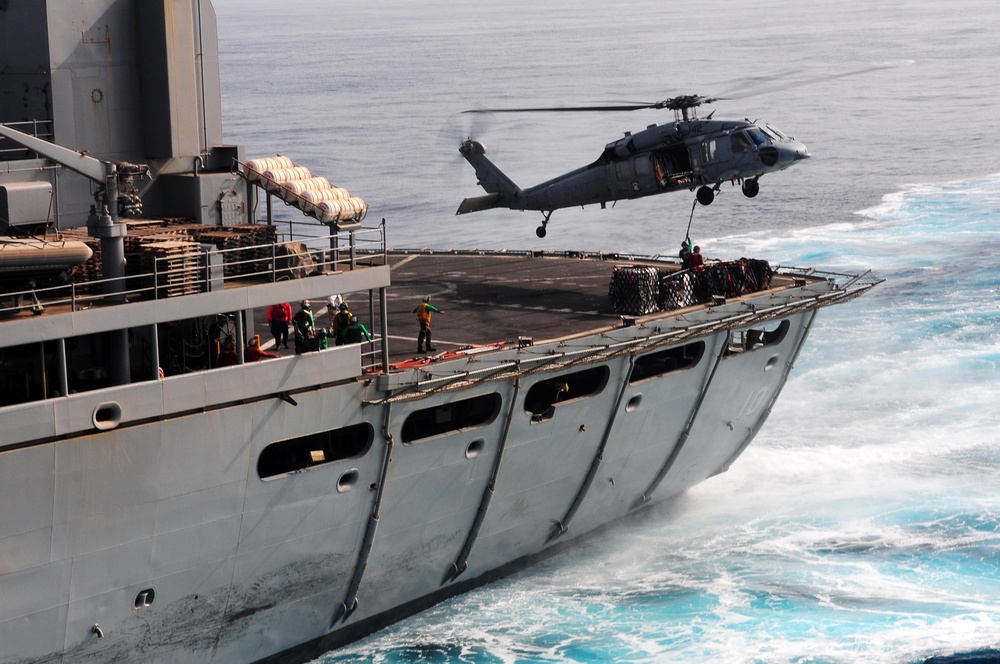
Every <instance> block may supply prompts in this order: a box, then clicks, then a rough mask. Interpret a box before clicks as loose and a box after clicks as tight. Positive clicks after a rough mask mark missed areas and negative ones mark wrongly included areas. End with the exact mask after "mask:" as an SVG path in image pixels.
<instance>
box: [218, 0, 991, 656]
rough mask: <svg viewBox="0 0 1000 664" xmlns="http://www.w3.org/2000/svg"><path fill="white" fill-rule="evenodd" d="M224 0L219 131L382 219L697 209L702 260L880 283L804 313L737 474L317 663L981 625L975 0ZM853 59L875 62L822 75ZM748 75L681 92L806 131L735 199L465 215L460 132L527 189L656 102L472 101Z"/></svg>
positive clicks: (648, 94)
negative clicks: (812, 318) (747, 261)
mask: <svg viewBox="0 0 1000 664" xmlns="http://www.w3.org/2000/svg"><path fill="white" fill-rule="evenodd" d="M215 4H216V7H217V10H218V14H219V29H220V47H221V55H220V57H221V66H222V81H223V103H224V125H225V127H226V137H227V139H228V140H230V141H233V142H235V143H240V144H243V145H246V147H247V156H248V157H257V156H268V155H273V154H276V153H281V154H287V155H289V156H291V157H293V159H295V161H296V162H298V163H302V164H304V165H308V166H309V167H310V168H312V170H313V171H314V172H316V173H319V174H322V175H326V176H327V177H328V178H329V179H330V180H331V181H333V182H334V183H335V184H338V185H341V186H345V187H347V188H348V189H350V190H351V192H352V193H356V194H357V195H360V196H362V197H363V198H365V199H366V200H367V201H368V203H369V206H370V212H369V219H368V221H369V222H377V221H378V220H380V219H381V218H383V217H384V218H386V220H387V229H388V237H389V242H390V244H391V245H393V246H396V247H433V248H436V249H447V248H452V247H455V248H475V247H481V248H488V249H497V248H504V247H508V248H512V249H522V248H532V249H556V250H557V249H574V250H576V249H579V250H600V251H621V252H641V253H646V254H670V255H673V254H675V253H676V251H677V249H678V248H679V245H680V241H681V240H682V239H683V238H684V236H685V235H686V234H687V233H690V234H691V236H692V237H693V238H694V240H695V241H696V242H697V243H699V244H700V245H701V246H702V247H703V250H704V253H705V254H706V255H707V256H709V257H718V258H737V257H740V256H748V257H753V258H763V259H766V260H768V261H770V262H771V264H772V265H783V266H797V267H814V268H817V269H820V270H827V271H832V272H839V273H850V274H856V273H864V272H865V271H866V270H872V271H873V273H874V274H875V275H877V276H878V277H881V278H885V279H886V281H885V283H883V284H881V285H879V286H878V287H876V288H875V289H874V290H872V291H871V292H870V293H868V294H866V295H865V296H864V297H861V298H859V299H857V300H854V301H852V302H850V303H847V304H844V305H840V306H836V307H831V308H829V309H824V310H822V311H820V313H819V316H818V318H817V321H816V324H815V325H814V327H813V329H812V331H811V333H810V336H809V339H808V340H807V343H806V345H805V347H804V350H803V351H802V353H801V355H800V356H799V358H798V360H797V363H796V366H795V368H794V370H793V371H792V373H791V377H790V379H789V381H788V383H787V385H786V387H785V389H784V391H783V393H782V395H781V396H780V398H779V399H778V401H777V403H776V406H775V408H774V411H773V413H772V415H771V416H770V418H769V419H768V421H767V423H766V424H765V426H764V427H763V429H762V431H761V432H760V434H759V435H758V436H757V438H756V439H755V440H754V442H753V444H752V445H751V446H750V447H749V448H748V450H747V451H746V452H745V453H744V454H743V456H742V457H741V458H740V459H739V460H738V461H737V462H736V463H735V464H734V465H733V466H732V468H731V469H730V470H729V471H728V472H727V473H724V474H722V475H720V476H717V477H714V478H711V479H710V480H707V481H706V482H704V483H703V484H701V485H699V486H697V487H695V488H694V489H692V490H690V491H688V492H687V493H685V494H683V495H681V496H678V497H676V498H674V499H672V500H669V501H667V502H664V503H660V504H656V505H653V506H651V507H649V508H647V509H644V510H642V511H641V512H639V513H637V514H635V515H634V516H633V517H631V518H629V519H626V520H623V521H622V522H621V523H616V524H612V525H610V526H609V527H607V528H605V529H603V530H601V531H600V532H598V533H594V534H592V535H591V536H589V537H587V538H585V539H582V540H578V541H577V542H576V543H575V545H574V546H572V547H570V548H567V549H566V550H564V551H562V552H560V553H559V554H558V555H556V556H554V557H553V558H551V559H548V560H546V561H544V562H542V563H540V564H538V565H536V566H535V567H532V568H530V569H527V570H525V571H523V572H521V573H518V574H516V575H514V576H511V577H508V578H507V579H505V580H503V581H499V582H496V583H493V584H491V585H488V586H485V587H482V588H480V589H477V590H475V591H472V592H470V593H467V594H465V595H462V596H459V597H456V598H453V599H451V600H448V601H446V602H443V603H441V604H439V605H437V606H435V607H432V608H431V609H428V610H426V611H424V612H423V613H420V614H418V615H416V616H413V617H411V618H409V619H407V620H405V621H403V622H401V623H398V624H396V625H393V626H391V627H389V628H387V629H385V630H383V631H381V632H379V633H376V634H374V635H372V636H370V637H368V638H367V639H365V640H362V641H359V642H357V643H354V644H351V645H349V646H346V647H344V648H342V649H340V650H338V651H336V652H331V653H329V654H327V655H325V656H323V657H321V658H320V659H318V660H316V661H317V662H318V663H321V664H333V663H335V662H372V663H379V664H383V663H385V664H390V663H397V662H442V663H459V662H462V663H465V662H468V663H477V664H478V663H494V662H495V663H504V664H509V663H515V662H516V663H523V664H528V663H535V662H581V663H582V662H609V661H623V662H699V663H700V662H706V663H707V662H712V663H716V662H737V663H745V664H757V663H768V664H770V663H785V662H788V663H813V664H826V663H830V664H833V663H853V662H873V663H886V664H890V663H891V664H909V663H911V662H922V661H924V660H926V659H928V658H930V657H934V656H950V655H952V654H955V653H969V652H980V653H984V652H985V653H989V652H990V649H998V648H1000V490H998V484H997V477H998V476H1000V407H998V405H997V404H998V403H1000V371H998V364H1000V297H998V291H1000V269H998V268H1000V259H998V255H997V254H998V252H997V247H1000V150H997V147H996V143H997V137H998V136H1000V113H998V112H997V109H998V107H1000V103H998V102H1000V88H998V87H997V81H1000V49H998V48H997V44H998V43H1000V5H997V3H996V2H995V0H956V1H955V2H948V3H943V2H940V1H939V0H909V1H907V2H882V3H870V2H867V1H863V0H843V1H842V2H836V3H829V2H818V1H812V0H807V1H804V2H794V3H793V2H784V1H782V0H764V1H763V2H758V3H747V4H744V5H735V4H733V3H728V2H723V1H722V0H708V1H706V2H702V3H686V4H682V3H668V2H663V1H662V0H635V1H631V2H622V3H606V2H598V1H597V0H574V1H572V2H571V1H570V0H552V1H551V2H545V3H538V2H530V1H528V0H506V1H498V2H495V3H455V2H447V1H445V0H421V1H413V2H403V1H402V0H385V1H377V2H374V3H343V2H326V1H321V0H291V1H290V2H288V3H285V4H282V5H281V6H280V7H277V6H276V5H275V3H273V2H269V1H268V0H216V2H215ZM873 66H886V67H888V68H887V69H880V70H877V71H874V72H871V73H868V74H864V75H858V76H851V77H844V78H835V76H836V75H837V74H838V73H842V72H845V71H852V70H859V69H866V68H870V67H873ZM824 76H829V77H830V78H829V79H828V80H826V81H821V82H817V83H815V84H812V85H807V86H798V85H794V83H795V82H796V81H801V80H803V79H813V78H822V77H824ZM754 89H771V90H772V92H770V93H768V94H759V95H756V94H755V95H750V96H741V95H740V94H734V95H732V96H733V97H734V98H733V99H731V100H728V101H722V102H719V103H718V104H717V105H713V107H712V109H704V110H703V113H705V114H707V113H709V112H711V111H712V110H713V109H714V110H715V117H716V118H717V119H718V118H722V117H734V118H737V119H742V118H744V117H748V118H750V119H756V118H762V119H766V120H767V121H768V122H771V123H773V124H774V125H776V126H778V127H779V128H780V129H782V130H783V131H784V132H785V133H788V134H790V135H793V136H795V137H796V138H797V139H799V140H801V141H803V142H804V143H805V144H806V145H808V146H809V148H810V150H811V151H812V154H813V156H812V158H811V159H809V160H808V161H806V162H804V163H802V164H800V165H796V166H795V167H794V168H792V169H789V170H788V171H785V172H782V173H778V174H774V175H768V176H765V177H764V178H762V179H761V182H760V184H761V192H760V195H759V196H758V197H757V198H755V199H752V200H751V199H745V198H744V197H743V196H742V195H741V194H740V192H739V189H738V188H729V187H728V186H727V187H724V188H723V189H722V191H721V192H720V194H719V196H718V197H717V199H716V201H715V203H713V204H712V205H711V206H708V207H704V208H703V207H701V206H697V207H695V206H694V205H693V199H694V196H693V194H687V193H679V194H669V195H663V196H654V197H649V198H646V199H642V200H638V201H625V202H622V203H620V204H618V205H616V206H614V207H612V206H608V209H606V210H601V209H599V207H598V206H591V207H588V208H586V209H568V210H559V211H557V212H556V213H555V214H554V215H553V217H552V221H551V223H550V225H549V233H548V235H547V237H546V238H545V239H543V240H539V239H537V238H536V237H535V236H534V228H535V226H537V225H538V223H539V221H540V215H535V214H533V213H520V212H511V211H505V210H491V211H487V212H482V213H476V214H471V215H463V216H460V217H456V216H455V209H456V208H457V207H458V204H459V202H460V201H461V200H462V199H463V198H465V197H467V196H477V195H480V194H482V193H483V192H482V190H481V189H480V188H479V187H478V186H477V183H476V178H475V175H474V174H473V173H472V170H471V168H469V167H468V165H467V164H465V163H464V162H463V161H462V160H461V158H460V157H459V155H458V152H457V148H458V145H459V143H460V142H461V140H462V139H464V138H466V137H467V136H473V137H475V138H477V139H478V140H481V141H482V142H483V143H484V144H486V146H487V148H488V150H489V154H490V156H491V157H492V158H493V159H494V160H495V161H496V163H497V164H498V165H499V166H500V167H501V168H503V169H504V170H505V171H506V172H507V173H508V175H510V177H511V178H512V179H513V180H514V181H515V182H517V183H518V184H520V185H522V186H529V185H533V184H536V183H538V182H541V181H544V180H547V179H549V178H552V177H554V176H556V175H558V174H560V173H562V172H565V171H568V170H571V169H573V168H576V167H578V166H582V165H585V164H587V163H589V162H591V161H593V160H594V159H596V158H597V157H598V156H599V155H600V153H601V151H602V150H603V148H604V145H605V144H607V143H609V142H611V141H614V140H616V139H617V138H619V137H620V136H622V135H623V132H625V131H636V130H641V129H642V128H643V127H645V126H646V125H647V124H650V123H662V122H668V121H670V120H671V116H669V115H668V116H664V115H662V114H658V113H655V112H652V111H648V112H647V111H641V112H634V113H628V114H624V115H623V116H618V115H607V114H583V115H573V116H571V115H568V114H563V113H559V114H553V115H548V116H538V115H523V116H522V115H509V116H502V117H501V116H496V115H493V116H470V115H463V114H461V113H460V111H462V110H465V109H469V108H482V107H504V106H543V105H544V106H547V105H556V104H564V105H577V104H586V103H593V102H606V101H625V100H628V101H632V100H653V101H655V100H658V99H664V98H667V97H670V96H674V95H678V94H691V93H697V94H706V95H725V94H726V93H730V92H734V91H737V92H738V91H744V90H754ZM279 214H289V212H287V211H279ZM613 443H614V441H611V443H610V444H613ZM993 652H994V653H995V650H994V651H993ZM989 657H990V655H988V654H985V655H982V654H981V655H980V656H979V657H978V660H976V659H974V660H972V661H987V660H988V659H989Z"/></svg>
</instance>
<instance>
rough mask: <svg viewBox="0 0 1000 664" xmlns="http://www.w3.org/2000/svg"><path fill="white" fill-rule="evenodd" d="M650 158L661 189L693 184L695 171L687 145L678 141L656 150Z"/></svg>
mask: <svg viewBox="0 0 1000 664" xmlns="http://www.w3.org/2000/svg"><path fill="white" fill-rule="evenodd" d="M650 160H651V161H652V162H653V172H654V173H655V175H656V184H657V186H658V187H659V188H660V189H663V190H669V189H677V188H679V187H687V186H689V185H690V184H691V181H692V179H693V177H694V173H692V171H691V154H690V152H689V151H688V146H687V145H685V144H683V143H678V144H677V145H670V146H668V147H665V148H661V149H659V150H654V151H653V153H652V155H651V156H650Z"/></svg>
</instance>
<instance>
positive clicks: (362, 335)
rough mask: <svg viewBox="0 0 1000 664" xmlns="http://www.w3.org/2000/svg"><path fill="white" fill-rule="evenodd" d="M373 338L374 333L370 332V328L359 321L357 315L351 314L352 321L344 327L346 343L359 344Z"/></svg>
mask: <svg viewBox="0 0 1000 664" xmlns="http://www.w3.org/2000/svg"><path fill="white" fill-rule="evenodd" d="M371 340H372V335H371V334H370V333H369V332H368V328H366V327H365V326H364V323H362V322H361V321H359V320H358V317H357V316H351V322H350V323H348V324H347V327H346V328H345V329H344V343H345V344H359V343H361V342H362V341H371Z"/></svg>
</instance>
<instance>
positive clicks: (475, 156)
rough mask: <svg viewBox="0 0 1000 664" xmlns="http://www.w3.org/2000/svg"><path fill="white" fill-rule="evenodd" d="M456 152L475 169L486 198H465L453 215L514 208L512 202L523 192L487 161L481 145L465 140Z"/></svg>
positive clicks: (477, 142)
mask: <svg viewBox="0 0 1000 664" xmlns="http://www.w3.org/2000/svg"><path fill="white" fill-rule="evenodd" d="M458 151H459V152H461V153H462V156H463V157H465V159H466V161H468V162H469V163H470V164H472V167H473V168H475V169H476V177H477V178H478V179H479V185H480V186H481V187H482V188H483V189H485V190H486V191H487V192H488V193H487V195H486V196H476V197H473V198H466V199H465V200H464V201H462V204H461V205H459V206H458V211H457V212H456V213H455V214H466V213H467V212H479V211H481V210H489V209H491V208H495V207H514V201H515V200H516V199H517V198H518V197H520V196H522V195H523V194H524V191H523V190H522V189H521V188H520V187H518V186H517V185H516V184H514V181H513V180H511V179H510V178H509V177H507V176H506V175H505V174H504V172H503V171H501V170H500V169H499V168H497V166H496V164H494V163H493V162H492V161H490V160H489V158H488V157H487V156H486V148H485V147H484V146H483V144H482V143H480V142H479V141H473V140H471V139H470V140H466V141H464V142H463V143H462V146H461V147H460V148H459V149H458Z"/></svg>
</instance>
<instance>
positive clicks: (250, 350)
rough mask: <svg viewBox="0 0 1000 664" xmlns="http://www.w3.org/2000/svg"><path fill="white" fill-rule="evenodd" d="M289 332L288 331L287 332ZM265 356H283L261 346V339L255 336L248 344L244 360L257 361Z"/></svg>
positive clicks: (244, 352)
mask: <svg viewBox="0 0 1000 664" xmlns="http://www.w3.org/2000/svg"><path fill="white" fill-rule="evenodd" d="M286 334H287V332H286ZM265 357H281V356H280V355H278V354H277V353H271V352H268V351H266V350H264V349H263V348H261V347H260V339H258V338H257V337H254V338H253V339H251V340H250V343H248V344H247V347H246V350H244V351H243V360H244V361H245V362H257V361H258V360H262V359H264V358H265Z"/></svg>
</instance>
